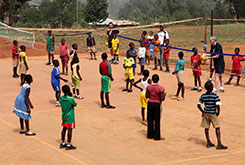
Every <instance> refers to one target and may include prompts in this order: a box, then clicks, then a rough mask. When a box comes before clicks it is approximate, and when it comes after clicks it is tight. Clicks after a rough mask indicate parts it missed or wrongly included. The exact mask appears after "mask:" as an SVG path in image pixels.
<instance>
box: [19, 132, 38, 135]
mask: <svg viewBox="0 0 245 165" xmlns="http://www.w3.org/2000/svg"><path fill="white" fill-rule="evenodd" d="M20 134H25V135H26V136H35V135H36V133H34V132H31V131H29V132H26V131H20Z"/></svg>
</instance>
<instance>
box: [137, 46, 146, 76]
mask: <svg viewBox="0 0 245 165" xmlns="http://www.w3.org/2000/svg"><path fill="white" fill-rule="evenodd" d="M138 54H139V64H140V73H139V74H138V75H142V74H143V71H144V70H145V54H146V48H145V44H144V43H143V42H141V43H140V47H139V53H138Z"/></svg>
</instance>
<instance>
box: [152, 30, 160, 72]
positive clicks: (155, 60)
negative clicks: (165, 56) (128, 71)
mask: <svg viewBox="0 0 245 165" xmlns="http://www.w3.org/2000/svg"><path fill="white" fill-rule="evenodd" d="M157 40H158V35H157V34H156V35H154V40H153V43H154V42H156V41H157ZM154 63H155V68H154V69H157V63H158V64H159V66H160V70H162V65H161V60H160V59H159V60H158V59H157V58H156V57H155V59H154Z"/></svg>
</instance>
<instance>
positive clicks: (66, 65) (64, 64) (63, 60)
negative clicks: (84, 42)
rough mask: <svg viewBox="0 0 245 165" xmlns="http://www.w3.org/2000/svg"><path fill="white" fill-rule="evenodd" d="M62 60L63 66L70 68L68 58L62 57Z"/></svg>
mask: <svg viewBox="0 0 245 165" xmlns="http://www.w3.org/2000/svg"><path fill="white" fill-rule="evenodd" d="M60 58H61V62H62V66H65V67H66V68H68V60H69V59H68V56H67V55H65V56H60Z"/></svg>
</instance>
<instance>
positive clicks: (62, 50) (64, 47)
mask: <svg viewBox="0 0 245 165" xmlns="http://www.w3.org/2000/svg"><path fill="white" fill-rule="evenodd" d="M67 50H68V46H67V45H66V44H64V45H60V55H61V56H65V55H67V53H68V52H67Z"/></svg>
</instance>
